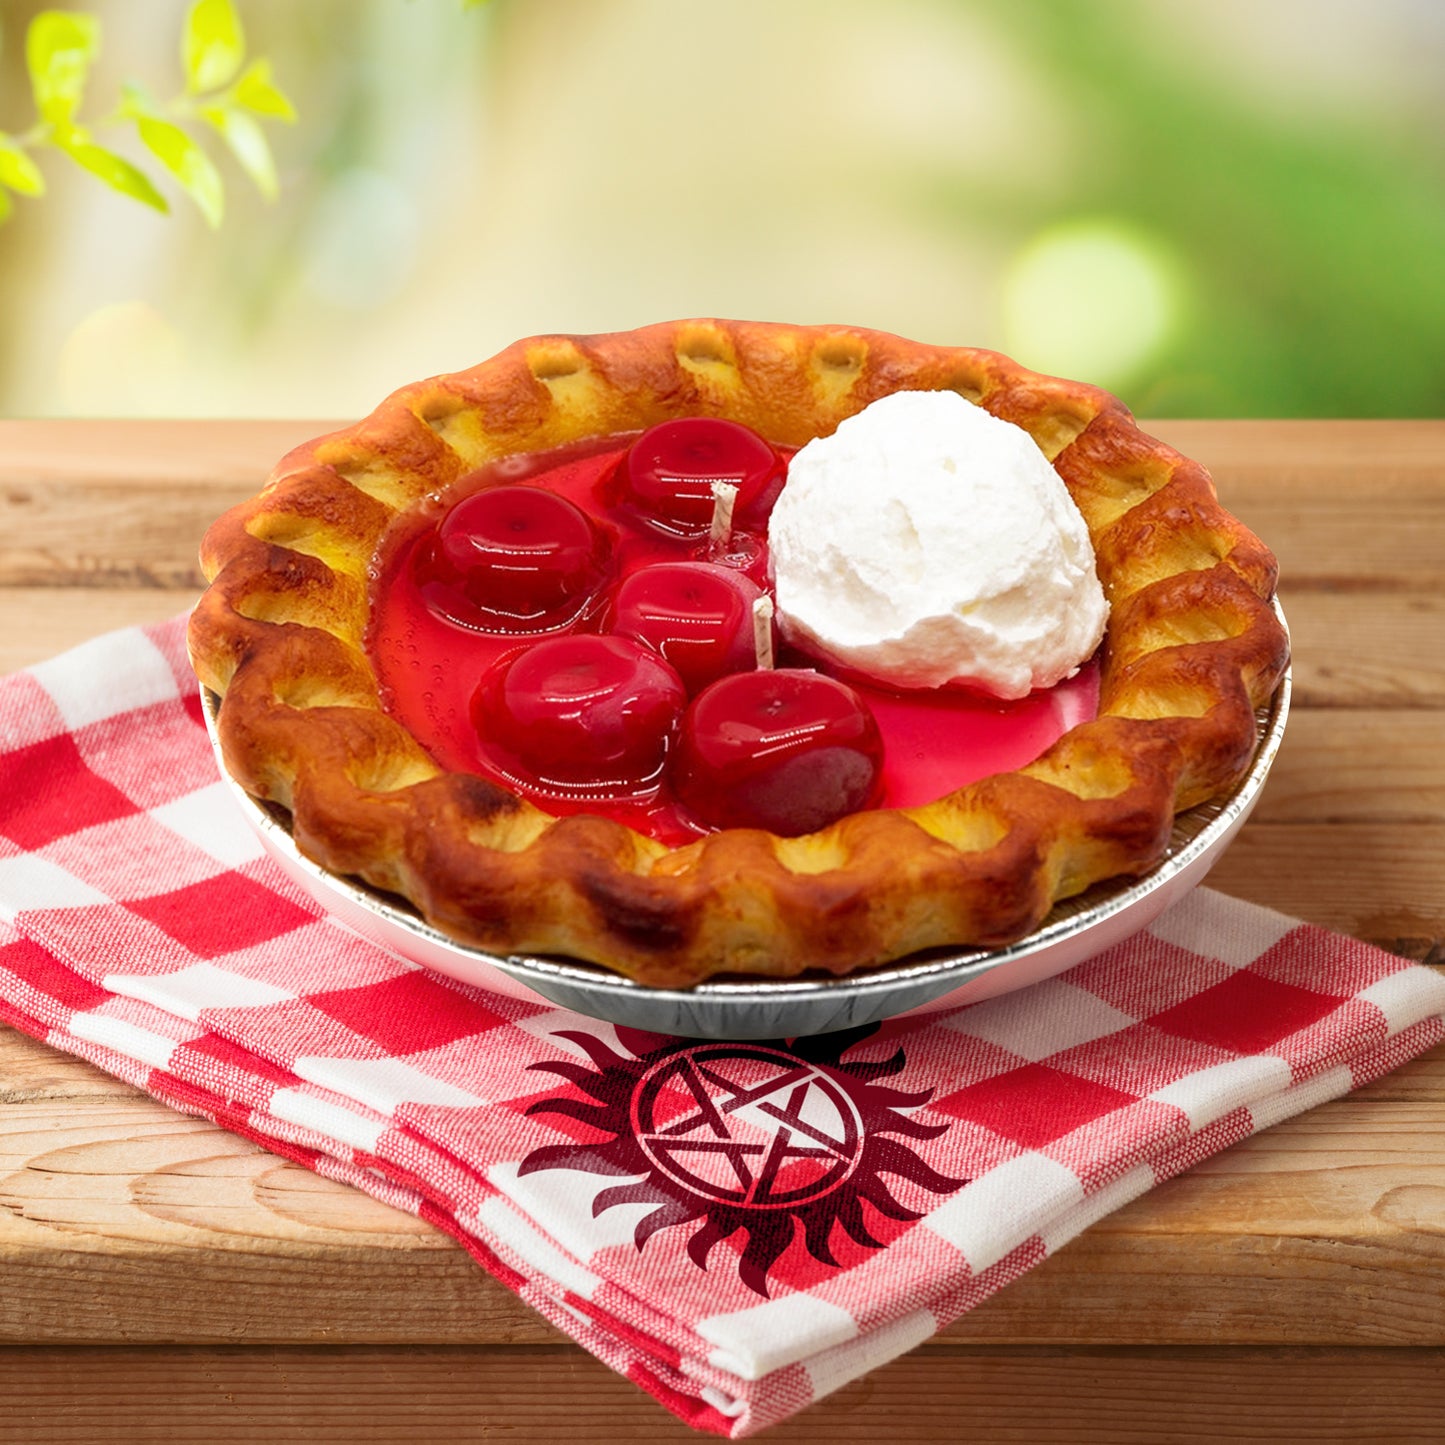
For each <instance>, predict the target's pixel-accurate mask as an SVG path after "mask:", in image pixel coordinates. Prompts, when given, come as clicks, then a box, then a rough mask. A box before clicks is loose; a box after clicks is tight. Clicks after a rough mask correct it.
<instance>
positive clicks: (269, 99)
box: [232, 60, 296, 122]
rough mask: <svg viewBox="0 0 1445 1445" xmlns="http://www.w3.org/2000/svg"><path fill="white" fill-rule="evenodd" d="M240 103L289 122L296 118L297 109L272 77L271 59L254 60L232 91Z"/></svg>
mask: <svg viewBox="0 0 1445 1445" xmlns="http://www.w3.org/2000/svg"><path fill="white" fill-rule="evenodd" d="M232 94H233V95H234V96H235V98H236V103H237V104H238V105H244V106H245V107H246V109H247V110H249V111H253V112H254V113H255V114H256V115H270V116H275V118H276V119H277V120H284V121H287V122H290V121H294V120H295V119H296V109H295V107H294V106H293V105H292V104H291V102H290V101H289V100H288V99H287V98H286V96H285V95H283V94H282V92H281V91H280V90H279V89H278V88H277V86H276V84H275V82H274V81H273V80H272V79H271V62H270V61H269V60H256V61H252V63H251V64H250V65H248V66H247V67H246V71H245V74H243V75H242V76H241V78H240V80H238V81H237V82H236V88H235V90H234V91H232Z"/></svg>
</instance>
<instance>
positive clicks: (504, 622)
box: [418, 486, 606, 631]
mask: <svg viewBox="0 0 1445 1445" xmlns="http://www.w3.org/2000/svg"><path fill="white" fill-rule="evenodd" d="M605 553H606V541H605V538H604V537H603V536H602V534H601V532H599V530H598V529H597V527H595V526H594V525H593V523H592V521H591V519H590V518H589V517H588V516H587V514H586V513H585V512H584V511H582V509H581V508H580V507H578V506H576V505H574V504H573V503H572V502H569V501H568V500H567V499H566V498H565V497H560V496H558V495H557V494H556V493H555V492H548V491H543V490H542V489H541V488H540V487H526V486H504V487H489V488H488V489H487V490H485V491H481V492H475V493H473V494H472V495H471V496H470V497H466V498H464V499H463V500H462V501H460V502H458V503H457V504H456V506H454V507H453V508H452V509H451V511H449V512H448V513H447V514H446V516H445V517H443V518H442V521H441V523H440V524H439V526H438V527H437V531H436V537H435V539H434V540H433V543H432V545H431V547H430V548H423V550H422V552H421V553H420V557H421V562H420V565H419V575H418V581H419V582H420V583H421V585H422V587H423V590H424V593H425V595H426V596H427V600H428V602H430V603H432V604H433V605H435V606H436V607H437V608H438V610H440V611H442V612H443V613H445V614H446V615H448V616H451V617H453V618H454V619H455V620H457V621H462V622H468V623H471V624H472V625H476V626H482V627H489V628H493V629H495V630H498V631H531V630H535V629H537V628H542V627H548V626H556V625H559V624H560V623H564V622H569V621H571V620H572V618H573V617H575V616H576V615H577V613H578V611H579V610H580V609H581V607H582V606H583V605H584V604H585V602H586V601H587V599H588V597H589V596H590V595H591V594H592V592H593V591H594V589H595V588H596V586H597V583H598V582H599V581H600V579H601V576H602V571H603V563H604V558H605ZM459 604H460V605H459Z"/></svg>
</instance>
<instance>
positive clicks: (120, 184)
mask: <svg viewBox="0 0 1445 1445" xmlns="http://www.w3.org/2000/svg"><path fill="white" fill-rule="evenodd" d="M83 135H84V132H83V131H81V130H79V129H78V128H77V130H76V131H74V132H72V133H71V134H70V135H68V136H67V137H66V138H65V141H64V142H63V143H62V145H61V149H62V150H63V151H64V152H65V154H66V155H68V156H69V157H70V158H71V160H73V161H74V162H75V163H76V165H79V166H84V167H85V169H86V170H88V171H89V172H90V173H91V174H92V175H96V176H99V177H100V178H101V180H103V181H104V182H105V183H106V185H108V186H109V187H110V188H111V189H112V190H116V191H119V192H120V193H121V194H122V195H124V196H130V197H131V198H132V199H134V200H137V201H140V202H141V203H142V204H143V205H147V206H153V207H154V208H155V209H156V210H157V211H169V210H170V207H169V206H168V205H167V204H166V198H165V197H164V196H163V195H161V193H160V192H159V191H158V190H156V188H155V187H154V186H153V185H152V184H151V183H150V181H149V180H148V179H147V177H146V175H145V172H144V171H138V170H136V168H135V167H134V166H133V165H131V163H130V162H129V161H128V160H126V159H125V158H124V157H122V156H118V155H116V153H115V152H114V151H108V150H106V148H105V147H104V146H98V145H94V144H92V143H91V142H90V141H88V140H82V139H79V137H80V136H83Z"/></svg>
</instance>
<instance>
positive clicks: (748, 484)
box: [621, 416, 786, 537]
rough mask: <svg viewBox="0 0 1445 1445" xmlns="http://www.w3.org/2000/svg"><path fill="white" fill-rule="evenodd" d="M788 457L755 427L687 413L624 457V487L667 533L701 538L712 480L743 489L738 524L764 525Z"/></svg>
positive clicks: (708, 518) (653, 430)
mask: <svg viewBox="0 0 1445 1445" xmlns="http://www.w3.org/2000/svg"><path fill="white" fill-rule="evenodd" d="M785 471H786V467H785V464H784V462H783V459H782V457H780V456H779V455H778V453H777V452H776V451H774V450H773V448H772V447H771V446H770V445H769V444H768V443H767V442H766V441H764V440H763V438H762V437H760V436H759V435H758V434H757V432H755V431H753V430H752V428H751V427H746V426H743V425H742V423H741V422H735V421H723V420H721V419H719V418H717V417H702V416H684V417H676V418H674V419H673V420H672V421H664V422H659V423H658V425H657V426H654V427H649V428H648V429H647V430H646V431H645V432H643V433H642V435H641V436H640V437H638V439H637V440H636V441H635V442H634V443H633V444H632V446H631V448H630V449H629V450H628V453H627V455H626V457H625V458H624V459H623V462H622V468H621V476H622V479H623V485H624V490H625V491H626V492H627V494H628V495H629V496H630V497H631V499H632V501H633V503H634V505H635V506H636V507H637V508H638V510H639V511H640V513H641V514H642V516H643V517H644V518H646V519H648V520H650V521H653V522H655V523H656V524H658V525H660V526H661V527H662V528H664V529H665V530H667V531H672V532H676V533H678V534H680V535H682V536H687V537H700V536H702V535H703V534H704V533H706V532H707V531H708V529H709V528H710V526H711V525H712V514H713V493H712V483H713V482H728V483H730V484H731V485H732V486H735V487H736V488H737V489H738V492H737V500H736V502H735V503H734V511H733V524H734V526H736V527H740V528H741V527H759V526H761V525H762V524H763V523H764V522H765V521H766V518H767V514H768V511H769V510H770V509H771V507H772V505H773V503H774V502H775V501H776V500H777V497H778V493H779V492H780V491H781V490H782V487H783V478H784V474H785Z"/></svg>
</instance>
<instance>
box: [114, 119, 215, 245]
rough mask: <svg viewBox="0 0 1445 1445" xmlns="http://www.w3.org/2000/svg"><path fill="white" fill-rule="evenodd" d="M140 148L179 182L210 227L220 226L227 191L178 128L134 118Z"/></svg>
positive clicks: (202, 154) (207, 160)
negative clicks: (146, 151) (143, 148)
mask: <svg viewBox="0 0 1445 1445" xmlns="http://www.w3.org/2000/svg"><path fill="white" fill-rule="evenodd" d="M136 129H137V130H138V131H139V132H140V138H141V144H142V145H143V146H145V148H146V149H147V150H148V151H149V152H150V153H151V154H152V155H153V156H154V157H155V158H156V159H157V160H158V161H159V162H160V163H161V164H162V165H163V166H164V167H165V168H166V169H167V170H168V171H169V172H170V173H171V174H172V175H173V176H174V177H175V178H176V180H177V181H179V182H180V184H181V186H182V187H183V189H184V190H185V192H186V194H187V195H188V196H190V198H191V199H192V200H193V201H194V202H195V203H196V204H197V205H198V206H199V207H200V208H201V214H202V215H203V216H204V217H205V218H206V221H207V223H208V224H209V225H211V226H213V227H215V226H219V225H220V224H221V215H222V212H223V211H224V210H225V205H226V200H225V196H226V188H225V185H224V184H223V183H222V181H221V173H220V172H219V171H218V170H217V169H216V167H215V166H214V165H213V164H212V162H211V158H210V156H208V155H207V154H206V153H205V151H203V150H202V149H201V148H200V146H199V145H198V144H197V143H196V142H195V141H194V140H192V139H191V137H190V136H188V135H187V134H186V133H185V131H183V130H182V129H181V128H180V126H178V125H172V124H171V122H170V121H168V120H158V119H156V118H155V117H154V116H146V115H142V116H137V117H136Z"/></svg>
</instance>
